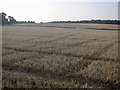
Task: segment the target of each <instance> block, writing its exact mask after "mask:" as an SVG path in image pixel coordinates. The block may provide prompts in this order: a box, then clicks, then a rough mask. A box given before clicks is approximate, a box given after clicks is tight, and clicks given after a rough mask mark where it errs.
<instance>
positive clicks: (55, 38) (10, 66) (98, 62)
mask: <svg viewBox="0 0 120 90" xmlns="http://www.w3.org/2000/svg"><path fill="white" fill-rule="evenodd" d="M117 28H118V26H117V25H109V24H108V25H107V24H74V23H73V24H57V23H56V24H54V23H52V24H51V23H48V24H35V25H11V26H3V27H2V43H3V44H2V74H3V75H2V85H3V87H4V88H5V87H9V88H104V87H110V88H112V87H113V88H120V87H119V86H120V78H119V70H120V63H119V60H118V30H117Z"/></svg>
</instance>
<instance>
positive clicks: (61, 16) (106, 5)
mask: <svg viewBox="0 0 120 90" xmlns="http://www.w3.org/2000/svg"><path fill="white" fill-rule="evenodd" d="M118 1H119V0H0V12H5V13H6V14H7V15H11V16H13V17H14V18H15V19H16V20H20V21H25V20H26V21H28V20H31V21H36V22H48V21H57V20H58V21H59V20H86V19H118Z"/></svg>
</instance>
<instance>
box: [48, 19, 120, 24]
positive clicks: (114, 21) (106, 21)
mask: <svg viewBox="0 0 120 90" xmlns="http://www.w3.org/2000/svg"><path fill="white" fill-rule="evenodd" d="M50 23H93V24H120V20H81V21H52V22H50Z"/></svg>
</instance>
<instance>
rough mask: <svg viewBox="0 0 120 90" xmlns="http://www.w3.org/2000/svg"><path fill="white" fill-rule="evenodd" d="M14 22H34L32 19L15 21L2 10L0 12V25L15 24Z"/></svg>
mask: <svg viewBox="0 0 120 90" xmlns="http://www.w3.org/2000/svg"><path fill="white" fill-rule="evenodd" d="M16 23H35V22H34V21H16V19H15V18H14V17H12V16H8V17H7V14H6V13H4V12H1V13H0V25H6V24H16Z"/></svg>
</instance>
